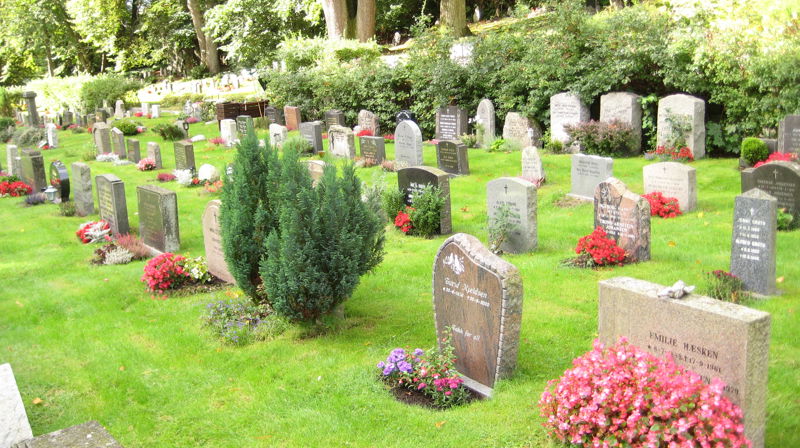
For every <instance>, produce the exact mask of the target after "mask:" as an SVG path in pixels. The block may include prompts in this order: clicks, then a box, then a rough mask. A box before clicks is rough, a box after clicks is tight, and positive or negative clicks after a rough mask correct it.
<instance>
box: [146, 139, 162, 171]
mask: <svg viewBox="0 0 800 448" xmlns="http://www.w3.org/2000/svg"><path fill="white" fill-rule="evenodd" d="M147 157H148V158H150V159H153V161H154V162H155V164H156V168H155V169H157V170H160V169H162V168H164V164H163V163H162V162H161V146H159V145H158V143H156V142H147Z"/></svg>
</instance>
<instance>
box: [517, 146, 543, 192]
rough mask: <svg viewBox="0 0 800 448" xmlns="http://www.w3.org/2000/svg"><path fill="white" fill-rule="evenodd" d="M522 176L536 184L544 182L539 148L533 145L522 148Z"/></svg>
mask: <svg viewBox="0 0 800 448" xmlns="http://www.w3.org/2000/svg"><path fill="white" fill-rule="evenodd" d="M522 178H523V179H525V180H528V181H530V182H533V184H534V185H537V186H539V185H541V184H543V183H544V180H545V175H544V166H542V158H541V157H540V156H539V149H538V148H536V147H535V146H528V147H527V148H522Z"/></svg>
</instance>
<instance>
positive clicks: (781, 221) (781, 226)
mask: <svg viewBox="0 0 800 448" xmlns="http://www.w3.org/2000/svg"><path fill="white" fill-rule="evenodd" d="M777 220H778V230H792V229H793V228H794V216H792V214H791V213H789V212H787V211H786V208H779V209H778V215H777Z"/></svg>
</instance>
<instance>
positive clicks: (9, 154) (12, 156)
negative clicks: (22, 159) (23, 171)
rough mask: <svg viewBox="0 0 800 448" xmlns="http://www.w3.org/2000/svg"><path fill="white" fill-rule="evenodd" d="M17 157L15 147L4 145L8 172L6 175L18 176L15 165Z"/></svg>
mask: <svg viewBox="0 0 800 448" xmlns="http://www.w3.org/2000/svg"><path fill="white" fill-rule="evenodd" d="M17 157H19V156H18V150H17V145H12V144H8V145H6V164H7V165H6V169H7V170H8V174H13V175H15V176H19V170H18V169H17V163H16V159H17Z"/></svg>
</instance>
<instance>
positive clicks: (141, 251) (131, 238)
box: [114, 233, 150, 260]
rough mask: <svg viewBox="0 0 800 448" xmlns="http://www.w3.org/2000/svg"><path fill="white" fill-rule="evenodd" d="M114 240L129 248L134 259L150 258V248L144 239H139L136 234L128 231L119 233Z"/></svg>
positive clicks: (118, 244)
mask: <svg viewBox="0 0 800 448" xmlns="http://www.w3.org/2000/svg"><path fill="white" fill-rule="evenodd" d="M114 242H115V243H116V244H117V246H119V247H122V248H124V249H127V250H128V252H130V253H132V254H133V259H134V260H144V259H146V258H150V248H148V247H147V245H145V244H144V241H142V240H141V239H139V237H137V236H136V235H133V234H131V233H126V234H123V235H117V237H116V239H115V240H114Z"/></svg>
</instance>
